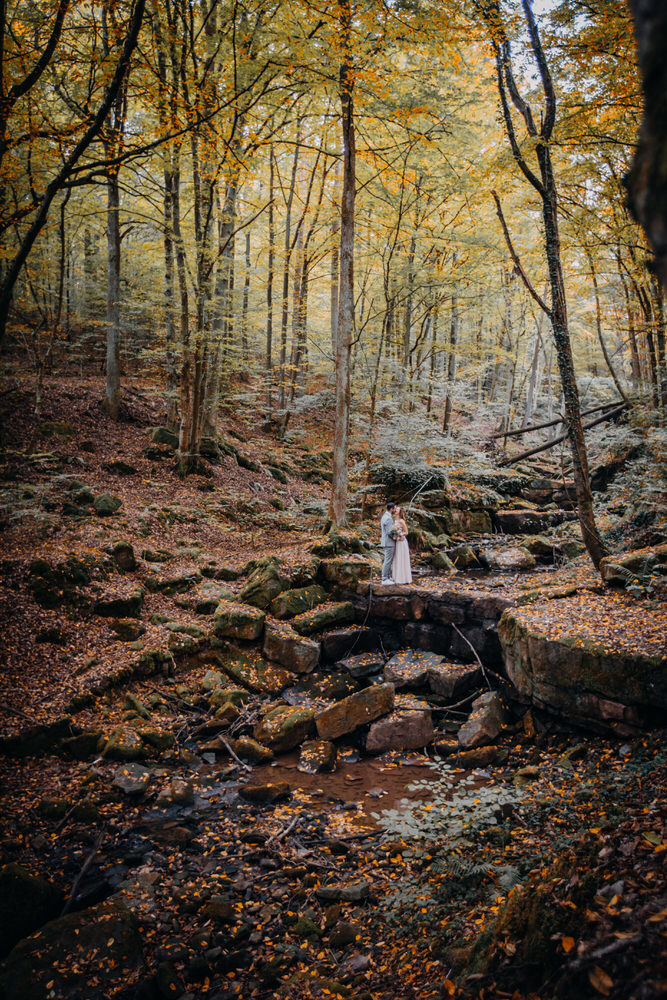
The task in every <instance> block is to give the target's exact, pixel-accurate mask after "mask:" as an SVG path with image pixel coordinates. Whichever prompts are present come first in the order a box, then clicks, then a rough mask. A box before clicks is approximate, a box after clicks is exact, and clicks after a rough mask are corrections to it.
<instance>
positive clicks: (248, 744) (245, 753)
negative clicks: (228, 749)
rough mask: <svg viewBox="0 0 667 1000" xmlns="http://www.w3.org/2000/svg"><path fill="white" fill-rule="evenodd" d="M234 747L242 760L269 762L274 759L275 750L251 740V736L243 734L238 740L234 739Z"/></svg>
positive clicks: (254, 762)
mask: <svg viewBox="0 0 667 1000" xmlns="http://www.w3.org/2000/svg"><path fill="white" fill-rule="evenodd" d="M232 749H233V751H234V753H235V754H236V756H237V757H240V758H241V760H247V761H250V763H251V764H268V763H269V761H272V760H274V753H273V750H269V748H268V747H265V746H263V745H262V744H261V743H258V742H257V740H251V739H250V737H249V736H241V737H240V738H239V739H238V740H233V741H232Z"/></svg>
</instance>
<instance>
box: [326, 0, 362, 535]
mask: <svg viewBox="0 0 667 1000" xmlns="http://www.w3.org/2000/svg"><path fill="white" fill-rule="evenodd" d="M342 11H343V12H342V15H341V27H342V34H343V39H342V40H343V49H344V57H343V62H342V65H341V68H340V77H339V80H340V101H341V114H342V126H343V192H342V197H341V213H340V294H339V297H338V331H337V337H336V355H335V356H336V416H335V426H334V443H333V444H334V446H333V483H332V490H331V504H330V508H329V511H330V516H331V520H332V522H333V523H334V525H336V526H338V527H340V526H342V525H344V524H345V521H346V508H347V486H348V471H347V450H348V430H349V419H350V353H351V349H352V331H353V327H354V202H355V189H356V150H355V128H354V99H353V87H354V81H353V78H352V73H353V70H352V57H351V38H350V33H351V26H352V12H351V4H350V0H342Z"/></svg>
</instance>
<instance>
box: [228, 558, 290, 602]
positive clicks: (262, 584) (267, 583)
mask: <svg viewBox="0 0 667 1000" xmlns="http://www.w3.org/2000/svg"><path fill="white" fill-rule="evenodd" d="M278 566H279V563H278V560H277V559H276V558H275V557H274V556H267V557H266V558H264V559H260V560H258V561H257V562H256V563H255V568H254V569H253V570H252V572H251V573H250V576H249V577H248V580H247V582H246V584H245V586H244V587H243V589H242V590H241V592H240V593H239V600H240V601H242V602H243V603H244V604H252V605H253V606H254V607H256V608H267V607H268V606H269V604H270V603H271V601H272V600H273V599H274V598H275V597H277V596H278V594H280V593H281V592H282V591H283V590H284V589H285V581H284V580H283V578H282V577H281V575H280V572H279V570H278Z"/></svg>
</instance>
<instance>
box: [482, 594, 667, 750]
mask: <svg viewBox="0 0 667 1000" xmlns="http://www.w3.org/2000/svg"><path fill="white" fill-rule="evenodd" d="M498 634H499V637H500V641H501V644H502V648H503V657H504V661H505V667H506V670H507V675H508V677H509V679H510V680H511V681H512V683H513V684H514V686H515V687H516V688H517V689H518V691H519V692H520V693H521V694H522V695H524V696H525V697H527V698H529V699H530V700H531V701H532V703H533V704H535V705H537V706H538V707H541V708H544V709H547V710H550V711H552V712H556V713H558V714H560V715H563V716H565V717H566V718H567V719H568V720H570V721H573V722H580V723H582V724H584V725H586V726H587V727H589V728H590V727H591V726H593V727H597V728H605V729H609V728H611V729H613V730H616V731H617V732H618V734H619V735H628V734H630V733H631V732H632V731H633V730H634V729H635V728H636V727H637V726H640V725H643V724H647V723H651V722H652V721H653V722H655V721H657V720H658V719H659V717H660V716H662V717H664V712H665V709H667V605H665V604H659V603H657V602H655V603H653V604H648V603H646V604H643V605H642V606H641V607H640V608H638V606H637V602H636V601H633V600H632V599H630V598H629V597H628V596H627V595H625V594H613V593H611V594H610V593H608V592H607V593H604V594H595V593H590V592H589V593H580V594H575V595H573V596H571V597H565V598H562V599H560V600H551V601H543V602H540V603H535V604H532V605H529V606H527V607H522V608H514V609H511V610H508V611H506V612H505V614H504V615H503V617H502V618H501V620H500V624H499V627H498Z"/></svg>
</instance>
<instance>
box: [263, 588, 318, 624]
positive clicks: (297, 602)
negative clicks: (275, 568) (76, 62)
mask: <svg viewBox="0 0 667 1000" xmlns="http://www.w3.org/2000/svg"><path fill="white" fill-rule="evenodd" d="M327 597H328V594H327V592H326V590H325V589H324V587H318V586H311V587H299V588H298V589H297V590H284V591H283V592H282V593H281V594H279V595H278V597H274V599H273V600H272V601H271V603H270V605H269V608H268V610H269V614H271V615H273V617H274V618H293V617H294V616H295V615H300V614H303V612H304V611H310V610H311V609H312V608H314V607H316V606H317V605H318V604H322V603H323V602H324V601H326V599H327Z"/></svg>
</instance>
